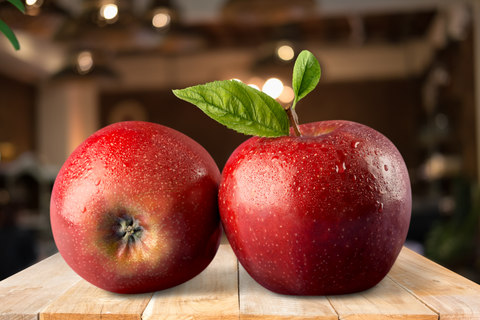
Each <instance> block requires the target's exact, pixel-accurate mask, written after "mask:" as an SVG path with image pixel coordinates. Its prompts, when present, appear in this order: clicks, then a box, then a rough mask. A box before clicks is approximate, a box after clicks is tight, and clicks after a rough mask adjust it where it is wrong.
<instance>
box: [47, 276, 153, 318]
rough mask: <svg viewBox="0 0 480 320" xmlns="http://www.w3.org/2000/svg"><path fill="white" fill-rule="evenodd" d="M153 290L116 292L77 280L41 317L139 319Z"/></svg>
mask: <svg viewBox="0 0 480 320" xmlns="http://www.w3.org/2000/svg"><path fill="white" fill-rule="evenodd" d="M152 295H153V293H147V294H136V295H128V294H116V293H111V292H108V291H105V290H103V289H100V288H98V287H95V286H94V285H92V284H90V283H88V282H86V281H85V280H81V281H79V282H78V283H77V284H75V285H74V286H73V287H72V288H70V289H69V290H68V291H67V292H66V293H65V294H63V295H62V296H61V297H60V298H58V299H57V300H55V301H54V302H53V303H52V304H50V305H49V306H48V307H47V308H46V309H45V310H43V311H42V312H41V313H40V320H60V319H63V320H67V319H68V320H77V319H112V320H113V319H122V320H129V319H141V315H142V313H143V310H145V307H146V306H147V304H148V302H149V301H150V299H151V297H152Z"/></svg>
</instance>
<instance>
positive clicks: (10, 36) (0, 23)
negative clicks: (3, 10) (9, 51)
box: [0, 20, 20, 50]
mask: <svg viewBox="0 0 480 320" xmlns="http://www.w3.org/2000/svg"><path fill="white" fill-rule="evenodd" d="M0 31H1V32H2V33H3V34H4V35H5V36H6V37H7V39H8V40H10V42H11V43H12V45H13V47H14V48H15V50H20V44H19V43H18V40H17V37H15V34H14V33H13V31H12V29H10V28H9V27H8V26H7V24H6V23H5V22H3V21H2V20H0Z"/></svg>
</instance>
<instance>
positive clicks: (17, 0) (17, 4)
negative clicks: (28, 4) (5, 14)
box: [7, 0, 25, 13]
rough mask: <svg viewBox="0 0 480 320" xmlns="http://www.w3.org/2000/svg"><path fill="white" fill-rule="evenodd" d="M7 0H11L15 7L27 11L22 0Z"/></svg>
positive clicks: (9, 0)
mask: <svg viewBox="0 0 480 320" xmlns="http://www.w3.org/2000/svg"><path fill="white" fill-rule="evenodd" d="M7 1H8V2H10V3H11V4H13V5H14V6H15V7H17V8H18V10H20V11H22V12H23V13H25V6H24V5H23V2H22V1H20V0H7Z"/></svg>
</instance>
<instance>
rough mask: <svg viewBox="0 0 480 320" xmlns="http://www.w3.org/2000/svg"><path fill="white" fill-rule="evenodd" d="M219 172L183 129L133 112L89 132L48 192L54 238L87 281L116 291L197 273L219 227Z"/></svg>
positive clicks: (166, 284) (161, 285)
mask: <svg viewBox="0 0 480 320" xmlns="http://www.w3.org/2000/svg"><path fill="white" fill-rule="evenodd" d="M219 182H220V171H219V169H218V167H217V165H216V164H215V162H214V161H213V159H212V157H211V156H210V155H209V154H208V152H207V151H206V150H205V149H204V148H203V147H201V146H200V145H199V144H198V143H197V142H195V141H194V140H192V139H191V138H189V137H187V136H186V135H184V134H182V133H180V132H178V131H176V130H173V129H171V128H168V127H165V126H161V125H159V124H154V123H149V122H140V121H127V122H119V123H116V124H113V125H110V126H107V127H105V128H103V129H100V130H99V131H97V132H96V133H94V134H93V135H91V136H90V137H89V138H87V139H86V140H85V141H84V142H83V143H82V144H81V145H80V146H79V147H78V148H77V149H75V151H74V152H73V153H72V154H71V155H70V157H69V158H68V159H67V161H66V162H65V163H64V165H63V166H62V168H61V170H60V172H59V174H58V176H57V178H56V180H55V184H54V187H53V191H52V197H51V207H50V216H51V225H52V231H53V236H54V239H55V243H56V245H57V247H58V250H59V251H60V254H61V255H62V257H63V258H64V259H65V261H66V262H67V264H68V265H69V266H70V267H71V268H72V269H73V270H74V271H76V272H77V273H78V274H79V275H80V276H81V277H83V278H84V279H85V280H87V281H88V282H90V283H92V284H94V285H96V286H97V287H100V288H102V289H105V290H108V291H111V292H116V293H144V292H153V291H158V290H162V289H167V288H170V287H173V286H176V285H178V284H181V283H183V282H185V281H187V280H190V279H191V278H193V277H195V276H196V275H198V274H199V273H200V272H201V271H202V270H204V269H205V268H206V267H207V266H208V264H209V263H210V262H211V261H212V260H213V258H214V256H215V254H216V252H217V249H218V246H219V243H220V239H221V235H222V229H221V223H220V216H219V214H218V204H217V197H218V185H219Z"/></svg>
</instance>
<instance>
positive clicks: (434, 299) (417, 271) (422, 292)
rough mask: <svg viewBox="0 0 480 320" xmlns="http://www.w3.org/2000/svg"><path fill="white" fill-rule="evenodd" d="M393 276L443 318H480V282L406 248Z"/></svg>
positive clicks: (392, 272)
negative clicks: (475, 281)
mask: <svg viewBox="0 0 480 320" xmlns="http://www.w3.org/2000/svg"><path fill="white" fill-rule="evenodd" d="M389 277H390V278H391V279H392V280H393V281H395V282H396V283H398V284H400V285H401V286H402V287H404V288H405V289H406V290H407V291H408V292H410V293H411V294H412V295H414V296H415V297H416V298H417V299H419V300H421V301H422V302H423V303H425V304H426V305H427V306H428V307H430V308H431V309H432V310H434V311H435V312H436V313H438V314H439V316H440V319H441V320H447V319H480V286H479V285H478V284H476V283H474V282H472V281H470V280H468V279H466V278H463V277H461V276H459V275H458V274H456V273H454V272H452V271H450V270H448V269H446V268H444V267H442V266H440V265H438V264H436V263H434V262H433V261H430V260H428V259H426V258H425V257H422V256H420V255H418V254H417V253H415V252H413V251H411V250H409V249H407V248H403V250H402V252H401V254H400V256H399V258H398V259H397V261H396V262H395V265H394V266H393V268H392V270H391V271H390V273H389Z"/></svg>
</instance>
